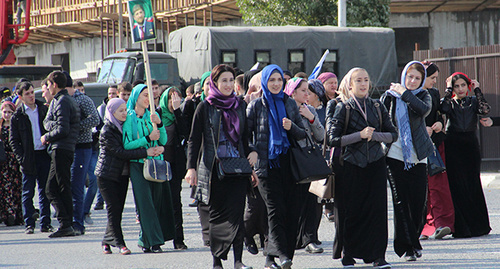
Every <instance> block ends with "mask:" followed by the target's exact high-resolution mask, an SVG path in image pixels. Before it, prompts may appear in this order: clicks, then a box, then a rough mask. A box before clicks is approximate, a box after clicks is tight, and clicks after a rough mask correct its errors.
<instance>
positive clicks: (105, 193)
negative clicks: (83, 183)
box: [97, 175, 129, 247]
mask: <svg viewBox="0 0 500 269" xmlns="http://www.w3.org/2000/svg"><path fill="white" fill-rule="evenodd" d="M128 180H129V176H128V175H126V176H121V177H120V178H119V179H107V178H102V177H98V178H97V186H98V187H99V191H100V192H101V195H102V197H103V198H104V201H105V202H106V210H107V211H108V224H107V226H106V232H105V233H104V238H103V239H102V244H103V245H104V244H107V245H112V246H115V247H124V246H126V245H125V240H123V232H122V214H123V208H124V206H125V199H126V198H127V190H128Z"/></svg>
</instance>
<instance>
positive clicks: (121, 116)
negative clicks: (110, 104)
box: [113, 103, 127, 122]
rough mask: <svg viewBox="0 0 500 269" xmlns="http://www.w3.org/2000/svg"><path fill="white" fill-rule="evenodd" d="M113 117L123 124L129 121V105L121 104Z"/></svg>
mask: <svg viewBox="0 0 500 269" xmlns="http://www.w3.org/2000/svg"><path fill="white" fill-rule="evenodd" d="M113 116H115V118H116V119H117V120H119V121H121V122H123V121H125V120H126V119H127V104H126V103H123V104H121V105H120V106H119V107H118V109H117V110H116V111H115V113H113Z"/></svg>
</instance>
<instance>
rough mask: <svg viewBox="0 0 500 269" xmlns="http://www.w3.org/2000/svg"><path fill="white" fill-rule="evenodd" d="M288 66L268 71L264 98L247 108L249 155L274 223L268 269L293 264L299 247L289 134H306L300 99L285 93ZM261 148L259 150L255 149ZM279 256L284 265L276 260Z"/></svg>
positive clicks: (295, 136) (270, 67) (264, 77)
mask: <svg viewBox="0 0 500 269" xmlns="http://www.w3.org/2000/svg"><path fill="white" fill-rule="evenodd" d="M283 81H284V80H283V71H282V70H281V68H280V67H279V66H277V65H274V64H273V65H268V66H266V67H265V68H264V69H263V70H262V80H261V87H262V97H260V98H258V99H255V100H253V101H252V102H251V103H250V104H249V105H248V108H247V122H248V128H249V135H250V139H249V146H250V149H251V151H252V153H250V156H249V159H250V163H251V164H255V165H254V169H255V171H256V173H257V175H258V176H259V179H260V182H261V183H260V184H259V192H260V194H261V195H262V198H263V199H264V202H265V203H266V207H267V212H268V224H269V243H268V246H267V257H266V264H265V266H266V268H279V267H278V266H280V267H281V268H286V269H288V268H290V267H291V265H292V259H293V255H294V252H295V244H296V240H297V225H298V204H297V202H298V201H297V199H296V197H297V196H296V188H295V185H296V184H295V182H293V180H292V177H291V175H290V163H289V159H290V154H289V151H288V149H289V147H290V141H289V139H294V140H301V139H304V138H305V137H306V132H305V130H304V127H303V125H302V117H301V115H300V113H299V109H298V107H297V104H296V102H295V101H294V100H293V99H291V98H290V97H289V96H288V95H286V94H285V93H284V92H283V85H284V83H283ZM253 151H255V152H253ZM276 257H279V259H280V264H279V265H278V264H276V262H275V261H274V259H275V258H276Z"/></svg>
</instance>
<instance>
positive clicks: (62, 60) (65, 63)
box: [51, 53, 70, 72]
mask: <svg viewBox="0 0 500 269" xmlns="http://www.w3.org/2000/svg"><path fill="white" fill-rule="evenodd" d="M51 60H52V65H60V66H61V67H62V69H63V70H64V71H68V72H70V69H69V67H70V66H69V53H63V54H52V57H51Z"/></svg>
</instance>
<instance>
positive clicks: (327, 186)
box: [309, 174, 335, 199]
mask: <svg viewBox="0 0 500 269" xmlns="http://www.w3.org/2000/svg"><path fill="white" fill-rule="evenodd" d="M309 192H310V193H312V194H315V195H316V196H318V197H319V198H322V199H332V198H334V197H335V175H333V174H332V175H330V176H328V177H327V178H323V179H320V180H316V181H313V182H311V186H309Z"/></svg>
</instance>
